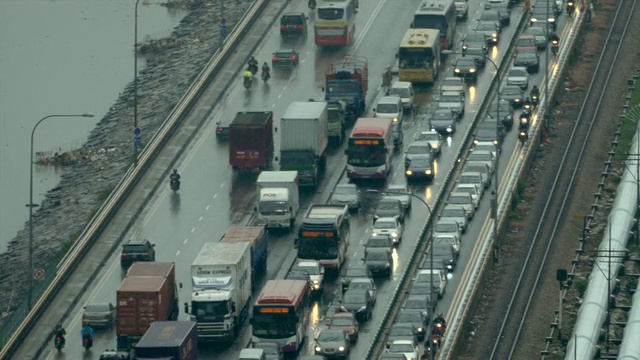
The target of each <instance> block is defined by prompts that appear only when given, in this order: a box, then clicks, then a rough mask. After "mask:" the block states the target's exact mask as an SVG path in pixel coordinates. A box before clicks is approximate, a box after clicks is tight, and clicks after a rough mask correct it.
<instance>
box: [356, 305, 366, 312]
mask: <svg viewBox="0 0 640 360" xmlns="http://www.w3.org/2000/svg"><path fill="white" fill-rule="evenodd" d="M365 310H367V307H366V306H362V307H361V308H360V309H358V312H361V311H365Z"/></svg>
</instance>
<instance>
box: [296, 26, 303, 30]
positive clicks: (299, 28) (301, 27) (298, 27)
mask: <svg viewBox="0 0 640 360" xmlns="http://www.w3.org/2000/svg"><path fill="white" fill-rule="evenodd" d="M296 28H297V29H298V30H302V29H304V26H302V25H298V26H296Z"/></svg>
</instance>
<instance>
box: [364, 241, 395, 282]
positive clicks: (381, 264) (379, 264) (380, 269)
mask: <svg viewBox="0 0 640 360" xmlns="http://www.w3.org/2000/svg"><path fill="white" fill-rule="evenodd" d="M362 261H364V263H365V265H367V267H368V268H369V270H371V274H373V276H374V277H377V276H391V269H392V268H393V257H392V256H391V251H389V250H388V249H380V248H377V249H367V251H365V253H364V258H363V259H362Z"/></svg>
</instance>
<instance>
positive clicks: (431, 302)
mask: <svg viewBox="0 0 640 360" xmlns="http://www.w3.org/2000/svg"><path fill="white" fill-rule="evenodd" d="M367 192H370V193H374V194H382V195H408V196H411V197H414V198H416V199H418V201H420V202H421V203H422V204H424V206H425V207H426V208H427V210H429V216H433V211H431V207H430V206H429V204H427V202H426V201H425V200H424V199H423V198H421V197H420V196H418V195H415V194H413V193H409V192H403V191H389V192H386V191H378V190H375V189H367ZM428 242H429V243H430V244H429V262H430V265H429V268H430V269H429V282H430V283H431V285H430V289H431V291H430V294H429V299H430V300H429V306H430V307H431V308H430V309H429V314H430V315H431V316H430V317H431V318H430V319H429V327H428V328H427V334H426V335H425V338H428V340H427V341H428V342H429V349H431V350H430V352H429V360H431V359H433V356H434V355H435V352H434V348H433V338H432V337H431V336H432V333H433V317H434V314H433V311H434V309H433V303H434V301H435V300H436V299H435V298H434V297H437V295H436V296H434V293H435V288H434V286H433V251H432V250H433V249H432V248H433V224H432V226H429V241H428Z"/></svg>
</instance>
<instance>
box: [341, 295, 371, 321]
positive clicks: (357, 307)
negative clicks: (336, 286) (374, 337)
mask: <svg viewBox="0 0 640 360" xmlns="http://www.w3.org/2000/svg"><path fill="white" fill-rule="evenodd" d="M340 310H341V311H344V312H350V313H353V314H354V315H355V317H356V319H358V321H360V322H363V321H367V320H369V319H371V314H372V313H373V301H372V300H371V296H370V295H369V292H368V291H367V290H365V289H351V290H348V291H347V292H345V293H344V295H343V296H342V300H341V301H340Z"/></svg>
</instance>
